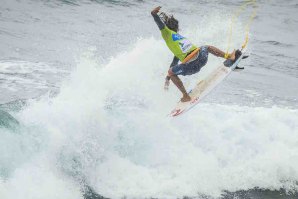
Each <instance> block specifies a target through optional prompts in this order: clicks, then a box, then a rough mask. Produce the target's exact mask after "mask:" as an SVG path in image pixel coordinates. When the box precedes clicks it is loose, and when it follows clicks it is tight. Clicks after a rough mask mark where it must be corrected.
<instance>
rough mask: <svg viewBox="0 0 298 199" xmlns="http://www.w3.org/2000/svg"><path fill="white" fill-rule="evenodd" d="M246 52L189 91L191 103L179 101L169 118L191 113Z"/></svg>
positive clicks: (218, 68) (217, 69) (221, 66)
mask: <svg viewBox="0 0 298 199" xmlns="http://www.w3.org/2000/svg"><path fill="white" fill-rule="evenodd" d="M244 54H245V52H244V50H243V51H242V55H241V56H240V57H239V58H238V59H237V60H236V61H235V62H234V63H233V64H232V65H231V66H230V67H227V66H225V65H224V62H223V63H222V64H221V65H220V66H219V67H217V68H216V69H215V70H214V71H213V72H212V73H211V74H210V75H209V76H208V77H207V78H205V79H204V80H201V81H199V82H198V83H197V84H196V85H195V87H194V88H193V89H192V90H190V91H189V96H190V97H191V101H189V102H181V101H179V102H178V103H177V105H176V107H175V108H174V109H173V110H172V111H171V113H170V114H169V116H171V117H176V116H179V115H181V114H182V113H185V112H187V111H189V110H190V109H191V108H193V107H194V106H195V105H197V104H198V103H199V102H200V101H202V99H203V98H204V97H205V96H206V95H208V94H209V93H210V92H211V91H212V90H213V89H214V88H215V87H216V86H217V85H218V84H219V83H220V82H221V81H222V80H224V79H225V78H226V77H227V76H228V75H229V74H230V73H231V72H232V71H233V70H234V69H235V68H236V66H237V65H238V64H239V62H240V61H241V60H242V58H243V56H244Z"/></svg>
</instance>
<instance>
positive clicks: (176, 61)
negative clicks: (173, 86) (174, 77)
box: [164, 56, 179, 90]
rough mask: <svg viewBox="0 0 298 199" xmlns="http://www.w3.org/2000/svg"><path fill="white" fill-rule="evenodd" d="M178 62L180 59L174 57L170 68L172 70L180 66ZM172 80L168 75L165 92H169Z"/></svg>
mask: <svg viewBox="0 0 298 199" xmlns="http://www.w3.org/2000/svg"><path fill="white" fill-rule="evenodd" d="M178 62H179V59H178V58H177V57H176V56H174V58H173V61H172V63H171V65H170V68H172V67H173V66H176V65H177V64H178ZM170 79H171V78H170V76H168V75H167V76H166V79H165V85H164V89H165V90H168V88H169V85H170Z"/></svg>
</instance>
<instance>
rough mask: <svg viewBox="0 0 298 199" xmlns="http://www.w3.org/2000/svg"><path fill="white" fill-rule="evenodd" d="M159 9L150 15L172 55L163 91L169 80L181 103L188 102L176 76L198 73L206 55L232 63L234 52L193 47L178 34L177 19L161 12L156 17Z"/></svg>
mask: <svg viewBox="0 0 298 199" xmlns="http://www.w3.org/2000/svg"><path fill="white" fill-rule="evenodd" d="M160 8H161V7H160V6H158V7H156V8H154V9H153V10H152V11H151V15H152V16H153V18H154V21H155V22H156V24H157V26H158V28H159V30H160V31H161V35H162V38H163V39H164V40H165V42H166V44H167V46H168V48H169V49H170V50H171V51H172V53H173V54H174V58H173V61H172V63H171V65H170V69H169V70H168V75H167V77H166V80H165V89H168V86H169V84H170V79H171V80H172V82H173V83H174V84H175V85H176V86H177V88H178V89H179V90H180V91H181V92H182V94H183V97H182V98H181V102H188V101H190V100H191V98H190V96H189V95H188V93H187V92H186V90H185V88H184V85H183V83H182V81H181V80H180V78H179V77H178V75H183V76H185V75H192V74H195V73H197V72H199V71H200V70H201V68H202V67H203V66H205V65H206V63H207V60H208V53H211V54H213V55H215V56H217V57H222V58H225V59H230V60H232V61H234V60H235V50H234V51H233V52H232V53H231V54H225V53H224V52H223V51H221V50H220V49H218V48H216V47H214V46H209V45H206V46H202V47H197V46H195V45H193V44H192V43H191V42H190V41H189V40H188V39H187V38H185V37H183V36H181V35H180V34H178V30H179V23H178V20H177V19H175V18H174V17H173V16H172V15H171V16H168V15H166V14H165V13H164V12H161V13H160V14H159V15H158V13H159V10H160ZM179 60H180V61H181V63H180V64H178V62H179Z"/></svg>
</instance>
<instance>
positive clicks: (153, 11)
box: [151, 6, 161, 14]
mask: <svg viewBox="0 0 298 199" xmlns="http://www.w3.org/2000/svg"><path fill="white" fill-rule="evenodd" d="M160 9H161V6H158V7H156V8H154V9H153V10H152V11H151V13H152V14H157V13H158V12H159V10H160Z"/></svg>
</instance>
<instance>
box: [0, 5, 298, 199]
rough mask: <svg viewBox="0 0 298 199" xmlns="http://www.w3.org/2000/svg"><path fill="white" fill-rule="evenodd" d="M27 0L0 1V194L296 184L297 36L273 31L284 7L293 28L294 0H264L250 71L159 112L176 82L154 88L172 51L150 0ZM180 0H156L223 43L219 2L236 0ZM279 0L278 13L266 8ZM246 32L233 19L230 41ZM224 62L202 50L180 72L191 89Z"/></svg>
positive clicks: (177, 191) (199, 192)
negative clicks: (204, 56)
mask: <svg viewBox="0 0 298 199" xmlns="http://www.w3.org/2000/svg"><path fill="white" fill-rule="evenodd" d="M28 2H29V3H28ZM28 2H22V1H4V3H3V4H2V5H1V6H0V9H1V11H3V16H5V17H3V18H1V19H0V20H4V21H6V22H5V23H3V24H4V30H5V31H2V32H1V31H0V36H1V38H4V39H3V41H5V42H4V45H5V49H6V50H7V51H5V50H4V48H1V47H0V50H1V52H3V53H1V55H0V56H4V58H5V59H3V60H1V61H0V66H2V67H1V69H0V75H1V76H0V77H1V79H0V80H1V82H2V83H3V84H2V85H1V87H0V89H1V92H2V91H3V93H5V92H6V94H7V95H5V99H4V97H3V99H1V100H2V102H7V101H10V103H6V104H4V105H1V106H0V109H1V110H0V117H1V118H0V198H1V199H2V198H3V199H11V198H14V199H18V198H20V199H21V198H24V196H26V198H32V199H34V198H43V199H47V198H49V199H50V198H51V199H52V198H57V199H59V198H61V199H62V198H63V199H65V198H74V199H76V198H78V199H79V198H89V199H90V198H91V197H89V196H88V193H86V192H88V191H90V192H92V193H91V194H89V195H92V194H96V193H97V194H100V195H102V196H104V197H109V198H151V197H152V198H182V197H184V196H188V197H196V198H218V197H220V195H221V194H222V193H223V192H225V191H227V192H228V193H231V192H232V193H233V192H238V191H239V190H251V189H252V190H254V189H255V188H257V189H260V190H264V189H266V190H267V189H268V190H280V189H283V190H285V191H286V192H288V193H291V192H297V190H298V187H297V181H298V158H297V154H298V147H297V141H298V123H297V121H298V110H297V107H298V105H297V93H298V92H296V91H297V68H295V67H294V66H295V64H297V62H296V61H297V55H295V54H294V53H292V51H293V50H295V49H296V48H297V46H298V45H297V43H295V42H289V41H288V40H289V38H290V36H288V37H286V36H285V37H281V36H280V35H279V34H278V35H275V36H274V35H273V36H270V35H269V34H268V32H267V31H271V33H272V34H275V32H274V31H272V30H275V29H274V26H275V25H277V23H278V22H279V21H276V20H282V21H283V20H285V22H284V23H281V25H280V28H281V31H282V32H283V34H285V35H291V36H293V35H295V31H296V30H295V29H294V28H293V27H295V25H296V23H297V22H296V21H295V20H294V19H295V17H292V16H293V15H294V14H291V13H292V12H293V8H292V7H295V6H296V3H295V1H288V2H290V4H291V5H290V6H289V5H285V4H282V2H280V4H276V3H274V2H273V3H272V2H271V3H270V4H267V3H266V4H265V3H262V2H260V4H261V5H262V7H261V8H260V9H261V10H262V11H259V12H260V14H259V15H258V18H257V19H256V21H255V22H254V23H255V27H256V29H254V30H252V34H251V45H250V47H249V50H250V51H251V58H250V60H247V61H245V62H243V64H244V66H246V69H245V71H244V72H242V73H234V74H232V75H231V76H230V77H229V78H228V79H226V80H225V81H224V82H223V83H222V84H221V85H220V86H219V87H217V88H216V89H215V90H214V92H212V93H211V94H210V95H209V96H208V97H207V98H205V100H204V101H203V102H202V103H200V104H199V105H197V106H196V108H194V109H192V110H191V111H189V112H188V113H186V114H184V115H183V116H182V117H179V118H177V119H170V118H167V117H166V115H167V113H168V112H169V111H170V110H171V109H172V108H173V106H174V105H175V104H176V102H177V99H179V98H180V93H179V92H178V90H177V89H176V88H175V87H174V86H173V85H170V90H169V91H168V92H164V90H163V88H162V87H163V83H164V82H163V81H164V77H165V74H166V71H167V68H168V66H169V63H170V61H171V60H172V56H171V55H170V53H169V52H168V49H167V48H166V46H165V44H164V42H163V41H162V40H161V38H160V35H159V32H158V29H157V27H156V25H155V24H154V22H153V20H152V18H151V16H150V13H148V10H150V9H151V8H152V7H153V6H154V5H152V4H153V3H148V2H144V1H105V0H103V1H100V0H97V1H69V0H63V1H53V2H48V1H40V2H36V1H28ZM183 2H184V1H183ZM183 2H182V1H181V2H177V1H175V2H174V1H169V2H167V3H165V5H164V7H167V9H168V10H170V11H172V12H174V13H177V16H178V17H179V19H181V24H184V25H182V28H184V29H183V34H185V35H187V36H188V37H189V38H190V39H191V40H192V41H193V42H194V43H197V44H199V45H205V44H212V45H215V46H218V47H220V48H223V49H224V48H225V46H226V39H227V38H226V37H223V35H226V34H227V31H228V29H227V27H229V21H228V20H226V19H227V17H230V14H228V13H227V11H226V10H223V9H222V7H224V8H226V9H227V10H228V8H230V7H232V8H236V7H237V6H239V2H233V1H225V2H224V3H220V2H221V1H212V2H211V1H210V2H203V3H200V4H198V3H197V2H196V1H188V4H183V5H185V7H183V9H182V7H181V5H182V3H183ZM155 3H156V2H155ZM157 3H158V2H157ZM280 5H282V6H280ZM296 7H297V6H296ZM7 8H9V9H7ZM20 8H22V9H20ZM41 8H43V9H41ZM137 8H138V9H137ZM271 9H273V10H271ZM20 10H22V12H20ZM135 10H137V11H135ZM189 10H191V12H189ZM206 10H208V13H206ZM276 10H278V11H280V12H282V13H283V14H284V15H278V16H280V17H282V18H281V19H279V18H278V19H275V18H274V19H272V20H271V19H270V18H271V17H272V12H274V11H276ZM30 11H32V12H30ZM99 11H102V12H99ZM103 11H109V12H107V13H105V12H103ZM129 11H131V12H129ZM132 11H133V12H132ZM294 11H296V10H294ZM10 12H11V13H10ZM44 12H45V13H44ZM8 13H10V14H11V15H8ZM144 13H148V16H144ZM289 13H290V14H289ZM293 13H294V12H293ZM287 14H288V15H287ZM289 15H291V16H289ZM78 16H80V17H78ZM276 16H277V15H274V17H276ZM97 17H98V18H97ZM99 18H100V19H99ZM147 18H148V19H147ZM288 18H290V19H291V20H286V19H288ZM123 19H129V20H128V21H129V22H130V23H128V22H127V21H126V22H127V23H124V22H123ZM2 22H3V21H2ZM268 23H269V24H271V25H272V26H270V28H264V27H265V25H266V24H268ZM15 24H18V25H16V26H14V25H15ZM144 24H146V25H144ZM193 24H195V25H193ZM36 25H37V26H36ZM12 27H14V28H12ZM24 27H26V28H24ZM34 27H35V28H34ZM36 27H38V28H36ZM103 27H105V28H103ZM140 27H142V28H140ZM292 29H293V30H292ZM32 30H34V31H32ZM53 30H55V31H53ZM289 30H292V32H291V31H289ZM121 31H122V32H121ZM29 32H32V34H29ZM48 32H52V33H53V34H48ZM118 32H120V34H119V33H118ZM152 32H154V33H152ZM266 34H267V35H268V37H269V38H267V37H266V38H265V36H264V35H266ZM243 35H244V24H243V23H242V22H241V20H240V21H238V22H237V28H235V31H234V35H233V41H232V44H231V46H232V47H235V48H236V47H238V46H240V45H241V44H242V42H243ZM11 37H13V38H14V39H12V38H11ZM271 37H274V38H271ZM132 38H134V39H132ZM135 38H138V39H135ZM9 41H11V42H9ZM49 41H51V42H49ZM41 44H43V45H41ZM289 44H290V45H289ZM16 46H18V48H19V49H18V50H16V49H15V48H16ZM278 53H279V54H278ZM1 58H2V57H1ZM220 63H221V60H219V59H217V58H215V57H212V56H211V55H210V56H209V61H208V64H207V66H206V67H204V68H203V69H202V71H201V72H200V73H199V74H196V75H193V76H190V77H183V78H182V80H183V82H184V83H185V85H186V87H187V88H188V89H189V88H191V87H192V85H193V84H195V83H196V82H197V81H198V80H200V79H202V78H204V77H206V76H207V75H208V74H209V73H210V72H212V70H213V69H214V68H215V67H216V66H217V65H218V64H220ZM272 64H275V65H274V66H276V67H273V66H272ZM3 96H4V94H3ZM20 96H21V97H20ZM23 98H26V99H24V100H19V99H23ZM270 193H271V194H273V195H274V196H276V197H278V195H279V193H276V192H273V191H272V192H270ZM255 195H258V192H255ZM256 198H257V196H256Z"/></svg>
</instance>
